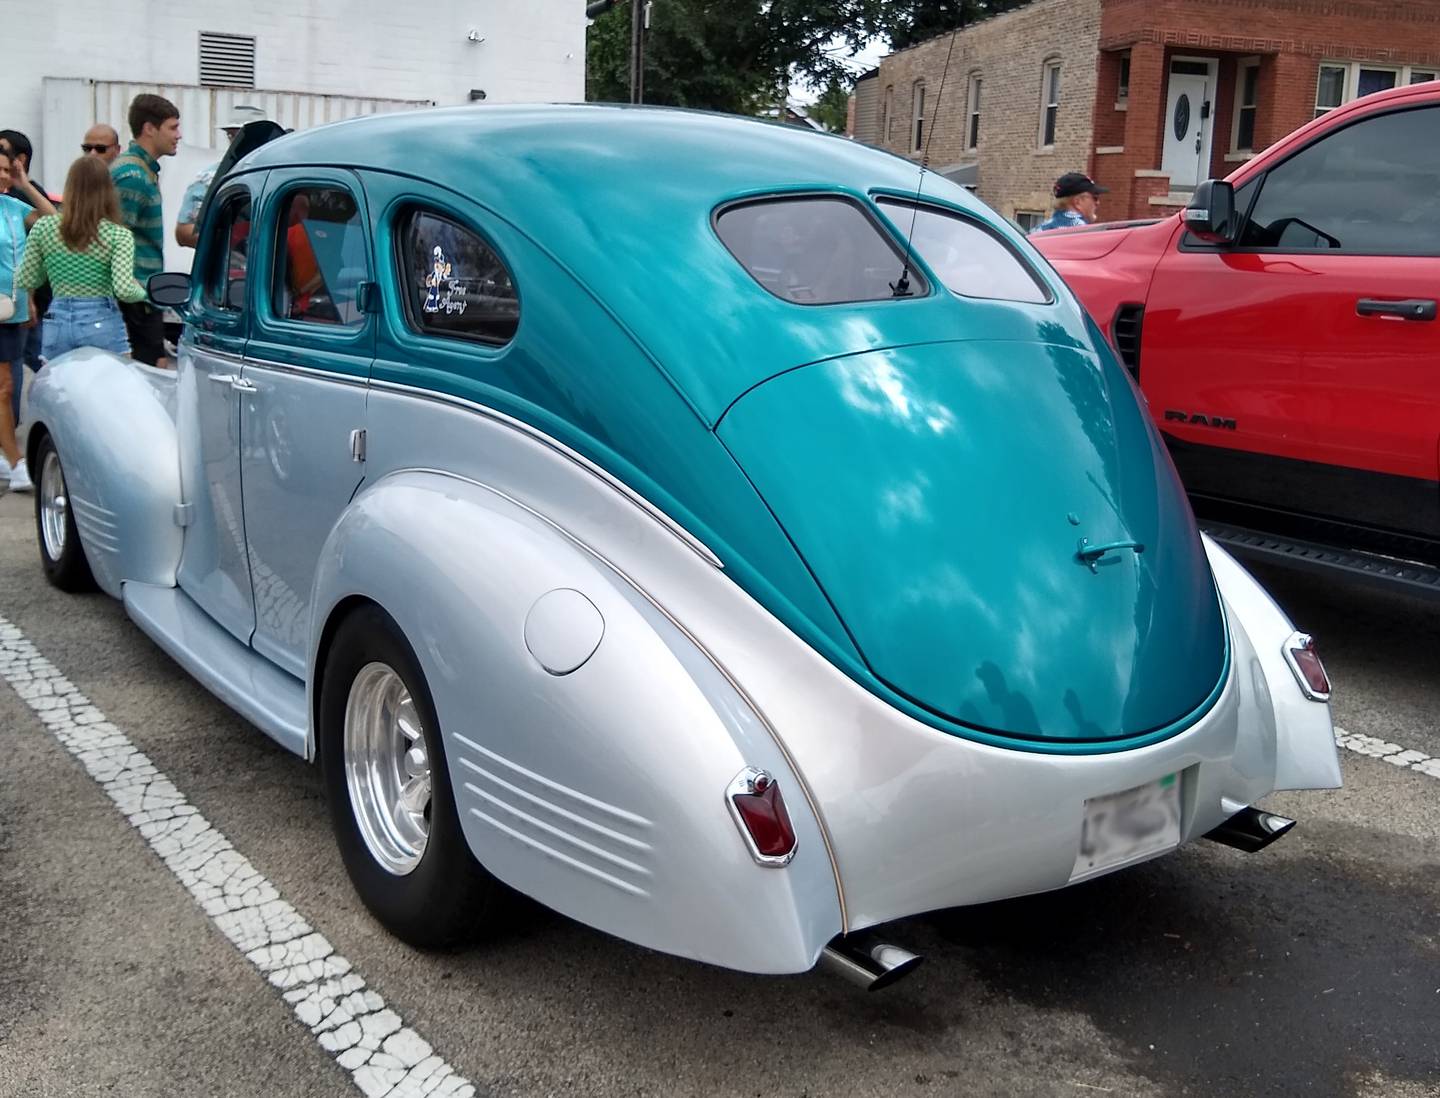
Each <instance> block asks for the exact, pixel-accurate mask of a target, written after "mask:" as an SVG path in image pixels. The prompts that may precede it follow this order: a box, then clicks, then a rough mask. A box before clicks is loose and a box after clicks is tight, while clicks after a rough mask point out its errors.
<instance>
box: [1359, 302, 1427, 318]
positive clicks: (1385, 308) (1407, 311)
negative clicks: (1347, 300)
mask: <svg viewBox="0 0 1440 1098" xmlns="http://www.w3.org/2000/svg"><path fill="white" fill-rule="evenodd" d="M1355 312H1356V313H1358V314H1359V315H1360V316H1395V317H1399V318H1400V319H1401V320H1434V319H1435V301H1434V299H1431V298H1421V297H1412V298H1410V299H1408V300H1406V301H1382V300H1381V299H1379V298H1376V297H1362V298H1361V299H1360V300H1359V301H1357V302H1355Z"/></svg>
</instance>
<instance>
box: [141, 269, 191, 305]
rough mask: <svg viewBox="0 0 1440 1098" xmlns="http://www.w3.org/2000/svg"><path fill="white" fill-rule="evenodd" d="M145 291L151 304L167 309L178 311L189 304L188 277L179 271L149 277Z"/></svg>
mask: <svg viewBox="0 0 1440 1098" xmlns="http://www.w3.org/2000/svg"><path fill="white" fill-rule="evenodd" d="M145 290H146V292H147V293H149V295H150V300H151V301H152V302H154V303H155V304H156V305H163V306H165V307H166V308H167V309H176V310H179V309H183V308H185V306H186V305H188V304H190V276H189V275H188V274H185V273H183V272H180V271H164V272H162V273H160V274H157V275H151V276H150V281H148V282H147V283H146V284H145Z"/></svg>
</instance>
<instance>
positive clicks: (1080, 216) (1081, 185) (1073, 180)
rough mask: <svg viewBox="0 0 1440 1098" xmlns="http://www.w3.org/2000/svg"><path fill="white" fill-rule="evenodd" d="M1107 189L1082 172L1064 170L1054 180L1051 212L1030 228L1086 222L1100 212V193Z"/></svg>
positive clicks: (1039, 229) (1105, 191)
mask: <svg viewBox="0 0 1440 1098" xmlns="http://www.w3.org/2000/svg"><path fill="white" fill-rule="evenodd" d="M1109 190H1110V188H1109V187H1102V186H1100V184H1098V183H1096V182H1095V180H1093V179H1091V178H1090V177H1089V176H1088V175H1086V174H1085V173H1084V172H1066V173H1065V174H1064V175H1062V176H1061V177H1060V178H1059V179H1057V180H1055V212H1054V213H1052V214H1051V215H1050V217H1049V218H1048V219H1047V220H1045V221H1042V222H1041V223H1040V224H1039V225H1037V226H1035V228H1034V229H1033V230H1032V231H1033V232H1037V233H1042V232H1045V231H1046V230H1047V229H1072V228H1075V227H1076V226H1079V225H1089V224H1090V223H1091V222H1092V221H1094V220H1095V219H1096V218H1098V217H1099V216H1100V196H1101V195H1102V194H1106V193H1107V192H1108V191H1109Z"/></svg>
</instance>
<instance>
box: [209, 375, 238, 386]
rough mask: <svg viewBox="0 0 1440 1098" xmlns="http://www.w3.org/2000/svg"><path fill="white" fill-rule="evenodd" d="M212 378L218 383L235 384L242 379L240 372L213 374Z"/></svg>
mask: <svg viewBox="0 0 1440 1098" xmlns="http://www.w3.org/2000/svg"><path fill="white" fill-rule="evenodd" d="M210 380H211V381H213V382H214V383H215V384H216V385H234V384H235V383H236V382H237V381H239V380H240V375H239V374H211V375H210Z"/></svg>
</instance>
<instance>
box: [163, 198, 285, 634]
mask: <svg viewBox="0 0 1440 1098" xmlns="http://www.w3.org/2000/svg"><path fill="white" fill-rule="evenodd" d="M263 185H264V177H263V176H261V175H247V176H243V177H241V178H240V179H238V180H235V181H233V182H231V183H230V184H228V185H227V186H225V187H224V188H223V189H222V190H221V191H220V192H219V193H218V195H217V196H216V201H215V203H214V204H213V208H212V209H211V210H209V211H208V213H209V216H208V217H207V218H206V219H205V223H204V225H203V227H202V236H201V240H202V245H201V253H200V255H199V256H198V257H197V263H196V269H197V270H198V271H199V272H200V277H201V278H202V280H203V285H202V289H201V293H200V295H199V298H198V305H197V306H196V307H195V308H194V309H193V311H192V312H191V314H190V315H189V317H188V318H187V319H188V324H189V331H188V333H187V336H186V339H185V340H184V341H183V342H182V343H181V348H180V354H179V364H178V369H179V376H178V378H177V379H176V382H177V402H176V417H175V418H176V427H177V430H178V434H179V439H180V483H181V490H182V492H183V498H184V500H185V504H184V507H185V509H186V516H185V523H186V524H185V538H184V545H183V547H182V550H181V555H180V568H179V572H178V582H179V585H180V587H181V589H182V590H183V591H184V592H185V593H186V594H187V595H189V596H190V598H191V599H193V600H194V601H195V602H196V603H197V604H198V605H199V606H200V607H201V609H203V610H204V611H205V612H206V613H207V614H209V615H210V616H211V617H212V618H214V619H215V621H217V622H218V623H220V625H222V626H223V627H224V628H225V629H226V630H228V631H229V632H230V633H232V634H233V635H234V636H235V637H236V638H237V639H239V640H241V641H242V642H246V643H248V642H249V640H250V634H251V632H252V631H253V629H254V625H255V605H254V600H253V597H252V594H251V589H250V569H249V563H248V560H247V557H246V552H245V516H244V506H243V501H242V499H241V490H240V396H241V394H240V392H239V387H241V386H242V385H243V381H242V378H241V374H242V371H243V367H244V354H245V344H246V341H247V339H248V338H249V332H250V302H249V293H248V286H249V277H250V245H251V243H252V235H251V225H252V214H253V212H254V210H255V207H256V205H257V203H258V200H259V196H260V194H261V189H262V187H263Z"/></svg>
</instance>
